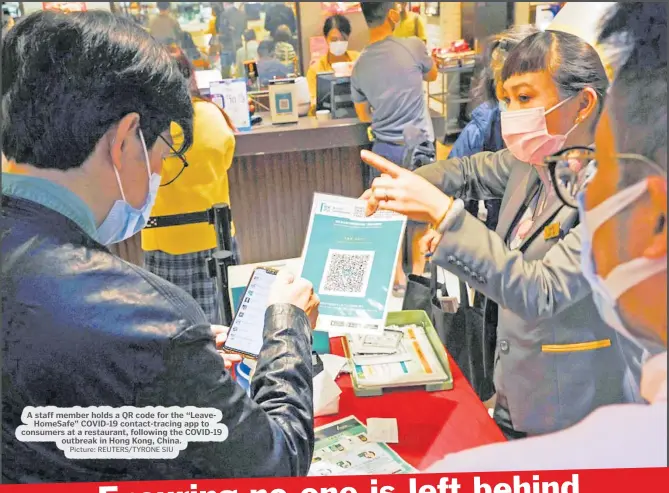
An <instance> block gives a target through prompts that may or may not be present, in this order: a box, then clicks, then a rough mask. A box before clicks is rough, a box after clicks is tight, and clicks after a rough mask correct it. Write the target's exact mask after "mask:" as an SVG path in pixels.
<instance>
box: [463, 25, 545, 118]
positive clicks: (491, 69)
mask: <svg viewBox="0 0 669 493" xmlns="http://www.w3.org/2000/svg"><path fill="white" fill-rule="evenodd" d="M538 32H539V29H537V28H536V27H534V26H532V25H530V24H528V25H522V26H514V27H511V28H509V29H507V30H506V31H503V32H501V33H499V34H495V35H494V36H490V37H489V38H488V39H487V40H486V42H485V48H484V50H483V57H482V60H481V65H482V67H481V72H480V73H479V74H478V76H477V78H476V83H475V86H474V88H473V90H472V93H473V99H474V100H475V101H476V103H477V105H479V104H482V103H485V102H486V101H490V102H496V101H497V84H498V82H499V81H500V80H501V74H502V68H503V67H504V62H505V61H506V58H507V57H508V55H509V53H511V51H512V50H513V49H514V48H515V47H516V46H518V44H519V43H520V42H521V41H523V40H524V39H525V38H527V37H528V36H531V35H532V34H536V33H538Z"/></svg>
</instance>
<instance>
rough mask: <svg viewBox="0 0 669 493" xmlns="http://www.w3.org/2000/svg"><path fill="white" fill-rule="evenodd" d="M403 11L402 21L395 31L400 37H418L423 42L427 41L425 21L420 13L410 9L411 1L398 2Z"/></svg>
mask: <svg viewBox="0 0 669 493" xmlns="http://www.w3.org/2000/svg"><path fill="white" fill-rule="evenodd" d="M397 4H398V6H399V9H398V10H399V11H400V12H401V17H400V23H399V24H398V25H397V27H396V28H395V32H394V33H393V34H394V35H395V36H396V37H398V38H410V37H412V36H415V37H417V38H418V39H420V40H421V41H422V42H423V43H426V42H427V32H426V31H425V23H424V22H423V19H422V18H421V16H420V15H418V14H417V13H415V12H412V11H411V10H410V9H409V2H397Z"/></svg>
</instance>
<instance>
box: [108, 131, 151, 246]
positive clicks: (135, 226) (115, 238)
mask: <svg viewBox="0 0 669 493" xmlns="http://www.w3.org/2000/svg"><path fill="white" fill-rule="evenodd" d="M139 138H140V140H141V142H142V148H143V150H144V160H145V162H146V172H147V173H148V176H149V194H148V196H147V197H146V201H145V202H144V205H143V206H142V208H141V209H135V208H134V207H133V206H131V205H130V204H129V203H128V201H127V200H126V199H125V193H124V192H123V185H122V184H121V177H120V176H119V174H118V170H117V169H116V166H113V165H112V167H113V169H114V173H115V174H116V182H117V183H118V188H119V190H120V191H121V197H122V200H117V201H116V202H114V205H113V207H112V208H111V210H110V211H109V214H108V215H107V217H106V218H105V220H104V221H103V222H102V224H101V225H100V227H99V228H98V241H99V242H100V243H102V244H103V245H111V244H113V243H119V242H121V241H123V240H127V239H128V238H130V237H131V236H133V235H135V234H137V233H139V232H140V231H141V230H142V229H144V226H146V223H147V222H148V220H149V217H150V216H151V209H152V208H153V204H154V203H155V202H156V196H157V195H158V189H159V188H160V181H161V177H160V175H159V174H157V173H151V165H150V163H149V152H148V150H147V148H146V142H145V141H144V135H142V131H141V130H140V131H139Z"/></svg>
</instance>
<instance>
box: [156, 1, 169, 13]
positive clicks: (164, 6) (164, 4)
mask: <svg viewBox="0 0 669 493" xmlns="http://www.w3.org/2000/svg"><path fill="white" fill-rule="evenodd" d="M171 5H172V2H156V6H157V7H158V10H160V11H161V12H164V11H165V10H170V6H171Z"/></svg>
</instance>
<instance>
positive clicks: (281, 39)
mask: <svg viewBox="0 0 669 493" xmlns="http://www.w3.org/2000/svg"><path fill="white" fill-rule="evenodd" d="M273 38H274V41H276V42H277V43H290V42H291V41H292V40H293V33H292V32H291V31H290V28H289V27H288V26H287V25H285V24H281V25H280V26H278V27H277V28H276V30H275V31H274V36H273Z"/></svg>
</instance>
